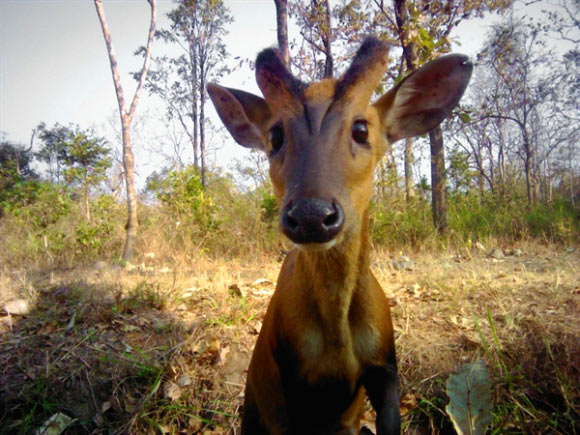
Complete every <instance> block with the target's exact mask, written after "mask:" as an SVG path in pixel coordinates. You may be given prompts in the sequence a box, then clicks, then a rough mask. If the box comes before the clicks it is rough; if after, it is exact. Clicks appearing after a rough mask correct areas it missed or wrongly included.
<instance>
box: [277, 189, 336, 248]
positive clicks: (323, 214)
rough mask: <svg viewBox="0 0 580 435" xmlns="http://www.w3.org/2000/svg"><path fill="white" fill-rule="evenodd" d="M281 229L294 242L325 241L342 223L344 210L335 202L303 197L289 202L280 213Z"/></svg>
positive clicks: (331, 236)
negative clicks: (294, 201)
mask: <svg viewBox="0 0 580 435" xmlns="http://www.w3.org/2000/svg"><path fill="white" fill-rule="evenodd" d="M280 222H281V223H282V230H283V231H284V234H286V236H288V238H289V239H290V240H292V241H293V242H294V243H326V242H329V241H330V240H332V239H333V238H334V237H335V236H336V235H337V234H338V233H339V232H340V230H341V228H342V225H343V224H344V212H343V210H342V207H341V206H340V204H338V203H337V202H328V201H325V200H323V199H318V198H304V199H301V200H300V201H298V202H296V203H292V202H291V203H289V204H288V205H287V206H286V207H285V208H284V210H283V211H282V214H281V215H280Z"/></svg>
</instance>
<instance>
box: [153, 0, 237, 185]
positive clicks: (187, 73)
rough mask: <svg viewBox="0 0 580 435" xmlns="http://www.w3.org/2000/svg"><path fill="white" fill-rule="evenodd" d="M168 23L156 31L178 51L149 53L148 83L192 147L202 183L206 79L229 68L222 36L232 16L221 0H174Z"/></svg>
mask: <svg viewBox="0 0 580 435" xmlns="http://www.w3.org/2000/svg"><path fill="white" fill-rule="evenodd" d="M167 16H168V18H169V20H170V25H169V28H168V29H163V30H160V31H159V32H157V37H158V38H161V39H163V40H164V41H165V42H166V43H171V44H175V45H177V46H179V47H180V49H181V52H182V53H181V54H180V55H179V56H177V57H168V56H162V57H157V58H154V59H153V60H154V64H155V69H154V70H153V71H151V74H150V76H149V80H148V81H147V89H148V90H149V92H150V93H152V94H156V95H158V96H159V97H161V98H162V99H163V101H164V102H165V104H166V107H167V112H166V113H167V116H168V118H169V119H176V120H177V121H178V123H179V125H180V126H181V128H182V129H183V130H184V131H185V133H186V134H187V136H188V138H189V140H190V142H191V145H192V149H193V155H194V166H195V167H197V168H199V170H200V172H201V180H202V184H203V185H204V186H205V184H206V169H207V168H206V166H207V165H206V136H207V135H206V127H207V123H208V120H207V119H206V117H205V103H206V90H205V88H206V85H207V83H208V82H209V81H210V80H217V79H219V78H220V77H221V76H222V75H223V74H225V73H226V72H228V68H227V67H226V66H225V60H226V58H227V51H226V48H225V44H224V43H223V37H224V36H225V35H226V34H227V29H226V27H227V25H228V24H229V23H231V22H232V21H233V19H232V17H231V15H230V12H229V9H228V8H227V7H226V6H225V4H224V2H223V0H179V1H177V6H176V8H175V9H174V10H172V11H171V12H169V13H168V14H167Z"/></svg>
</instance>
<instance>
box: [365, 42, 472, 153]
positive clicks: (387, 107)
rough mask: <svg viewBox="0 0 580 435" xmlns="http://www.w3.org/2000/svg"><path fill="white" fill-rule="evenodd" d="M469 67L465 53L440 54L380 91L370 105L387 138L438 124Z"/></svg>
mask: <svg viewBox="0 0 580 435" xmlns="http://www.w3.org/2000/svg"><path fill="white" fill-rule="evenodd" d="M472 70H473V64H472V63H471V62H470V61H469V59H468V58H467V56H464V55H461V54H452V55H448V56H444V57H441V58H439V59H437V60H434V61H432V62H429V63H428V64H426V65H425V66H423V67H422V68H420V69H419V70H417V71H415V72H414V73H413V74H411V75H410V76H409V77H407V78H406V79H405V80H403V81H402V82H401V83H399V85H397V86H396V87H395V88H393V89H391V90H390V91H389V92H388V93H387V94H385V95H383V96H382V97H381V98H380V99H379V100H378V101H377V102H376V103H374V107H375V108H376V109H377V111H378V112H379V117H380V120H381V124H382V127H383V131H384V132H385V134H386V136H387V139H388V140H389V142H391V143H392V142H395V141H397V140H399V139H403V138H406V137H412V136H419V135H422V134H425V133H427V132H428V131H430V130H432V129H433V128H435V127H436V126H437V125H439V123H441V121H443V120H444V119H445V118H446V117H447V116H448V115H449V114H450V113H451V111H452V110H453V108H454V107H455V106H456V105H457V103H458V102H459V100H460V98H461V96H462V95H463V92H464V91H465V89H466V88H467V84H468V83H469V79H470V77H471V72H472Z"/></svg>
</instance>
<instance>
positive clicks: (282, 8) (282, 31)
mask: <svg viewBox="0 0 580 435" xmlns="http://www.w3.org/2000/svg"><path fill="white" fill-rule="evenodd" d="M274 3H275V4H276V29H277V34H278V49H279V50H280V57H282V61H283V62H284V65H286V68H288V70H290V50H289V49H288V0H274Z"/></svg>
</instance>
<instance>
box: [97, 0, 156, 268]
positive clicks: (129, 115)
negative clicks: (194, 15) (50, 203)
mask: <svg viewBox="0 0 580 435" xmlns="http://www.w3.org/2000/svg"><path fill="white" fill-rule="evenodd" d="M94 1H95V7H96V9H97V15H98V16H99V21H100V23H101V28H102V30H103V37H104V38H105V44H106V46H107V53H108V55H109V62H110V64H111V73H112V74H113V83H114V85H115V92H116V94H117V103H118V105H119V115H120V118H121V129H122V133H123V169H124V171H125V174H124V175H125V186H126V189H127V212H128V213H127V214H128V217H127V224H126V230H127V236H126V239H125V247H124V249H123V259H124V260H126V261H128V260H131V259H132V258H133V255H134V251H135V242H136V240H137V227H138V221H137V207H138V202H137V192H136V190H135V159H134V156H133V150H132V145H131V122H132V120H133V117H134V116H135V110H136V108H137V103H138V101H139V95H140V93H141V90H142V89H143V85H144V83H145V80H146V78H147V72H148V70H149V60H150V58H151V45H152V44H153V36H154V34H155V22H156V13H157V7H156V0H147V2H148V3H149V6H150V7H151V20H150V22H149V34H148V38H147V46H146V48H145V59H144V60H143V67H142V68H141V74H140V78H139V83H138V85H137V89H136V90H135V94H134V96H133V100H132V102H131V106H130V107H129V109H128V110H127V106H126V104H125V97H124V93H123V87H122V85H121V77H120V75H119V69H118V66H117V57H116V55H115V51H114V50H113V42H112V39H111V32H110V31H109V26H108V24H107V21H106V19H105V12H104V10H103V4H102V0H94Z"/></svg>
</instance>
